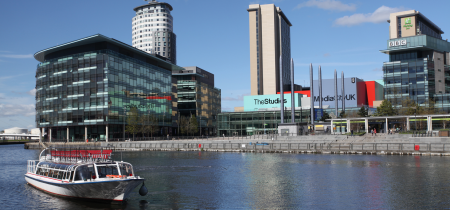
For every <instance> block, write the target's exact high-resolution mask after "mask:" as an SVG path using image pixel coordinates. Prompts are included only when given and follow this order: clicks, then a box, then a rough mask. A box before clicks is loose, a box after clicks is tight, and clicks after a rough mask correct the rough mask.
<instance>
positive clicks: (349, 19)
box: [334, 5, 405, 26]
mask: <svg viewBox="0 0 450 210" xmlns="http://www.w3.org/2000/svg"><path fill="white" fill-rule="evenodd" d="M404 10H405V9H404V8H403V7H398V8H391V7H386V6H384V5H383V6H381V7H380V8H378V9H376V10H375V12H373V13H367V14H363V13H358V14H353V15H350V16H344V17H341V18H338V19H336V20H335V21H334V24H335V25H338V26H355V25H359V24H362V23H382V22H386V21H387V20H388V19H389V14H390V13H394V12H400V11H404Z"/></svg>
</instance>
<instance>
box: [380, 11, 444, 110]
mask: <svg viewBox="0 0 450 210" xmlns="http://www.w3.org/2000/svg"><path fill="white" fill-rule="evenodd" d="M389 22H390V24H391V27H390V39H389V40H388V41H387V49H386V50H382V51H381V52H383V53H386V54H388V55H389V62H385V63H384V64H383V73H384V75H383V79H384V91H385V99H387V100H389V101H391V103H392V104H393V105H394V106H396V107H397V108H400V107H402V106H404V105H405V104H403V103H404V102H406V99H408V98H409V99H412V100H413V101H415V103H416V104H419V105H420V106H426V105H427V104H428V103H430V101H434V102H435V108H436V109H437V110H436V111H438V112H449V111H450V110H449V108H448V106H447V105H446V104H448V97H447V95H448V93H450V71H449V52H450V43H449V42H448V41H447V40H442V37H441V34H443V33H444V32H443V31H442V30H441V29H440V28H439V27H438V26H436V25H435V24H434V23H433V22H431V21H430V20H428V19H427V18H426V17H425V16H423V15H422V14H421V13H419V12H418V11H415V10H411V11H405V12H399V13H393V14H391V19H390V21H389Z"/></svg>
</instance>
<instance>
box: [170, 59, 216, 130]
mask: <svg viewBox="0 0 450 210" xmlns="http://www.w3.org/2000/svg"><path fill="white" fill-rule="evenodd" d="M172 75H173V77H174V78H176V80H177V95H178V97H177V98H178V101H177V103H178V112H179V115H180V116H184V117H191V116H196V118H197V121H198V124H199V133H198V134H199V135H216V133H217V130H216V129H215V128H216V127H217V125H216V122H217V115H218V114H219V113H220V112H221V97H222V94H221V90H220V89H219V88H216V87H214V74H212V73H210V72H208V71H206V70H204V69H201V68H199V67H197V66H190V67H184V70H182V71H174V72H173V74H172Z"/></svg>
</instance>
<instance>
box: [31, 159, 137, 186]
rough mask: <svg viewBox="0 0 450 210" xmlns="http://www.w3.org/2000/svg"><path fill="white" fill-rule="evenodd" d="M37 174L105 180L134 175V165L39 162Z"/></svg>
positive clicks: (59, 178)
mask: <svg viewBox="0 0 450 210" xmlns="http://www.w3.org/2000/svg"><path fill="white" fill-rule="evenodd" d="M35 173H36V174H37V175H39V176H42V177H48V178H51V179H53V180H56V181H62V182H86V181H104V180H109V179H125V178H127V177H128V176H133V175H134V172H133V167H132V165H131V164H129V163H126V162H106V163H87V164H64V163H53V162H39V163H38V164H37V166H36V172H35Z"/></svg>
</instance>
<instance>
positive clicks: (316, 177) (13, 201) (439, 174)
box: [0, 145, 450, 209]
mask: <svg viewBox="0 0 450 210" xmlns="http://www.w3.org/2000/svg"><path fill="white" fill-rule="evenodd" d="M38 153H39V151H37V150H24V149H23V145H8V146H0V209H80V208H86V209H161V208H166V209H167V208H169V209H206V208H209V209H236V208H241V209H261V208H266V209H267V208H283V209H292V208H305V209H306V208H307V209H344V208H351V209H362V208H375V209H425V208H426V209H430V208H449V207H450V205H449V200H450V185H449V182H450V167H448V165H449V162H450V158H448V157H420V156H416V157H414V156H368V155H310V154H308V155H306V154H250V153H215V152H123V160H124V161H127V162H130V163H132V164H133V165H134V167H135V171H136V173H137V174H138V175H140V176H142V177H145V178H146V180H147V181H146V182H145V184H146V186H147V188H148V189H149V194H148V195H147V196H144V197H142V196H140V195H139V194H138V188H137V189H135V191H134V192H133V194H132V196H131V198H130V199H129V201H128V202H127V203H126V204H124V205H111V204H99V203H93V202H84V201H74V200H68V199H63V198H59V197H54V196H52V195H49V194H46V193H43V192H41V191H39V190H36V189H35V188H33V187H30V186H28V185H27V184H26V182H25V180H24V176H23V174H25V173H26V163H27V162H26V160H28V159H36V158H37V156H38ZM115 158H116V160H117V159H119V160H120V153H116V155H115Z"/></svg>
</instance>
